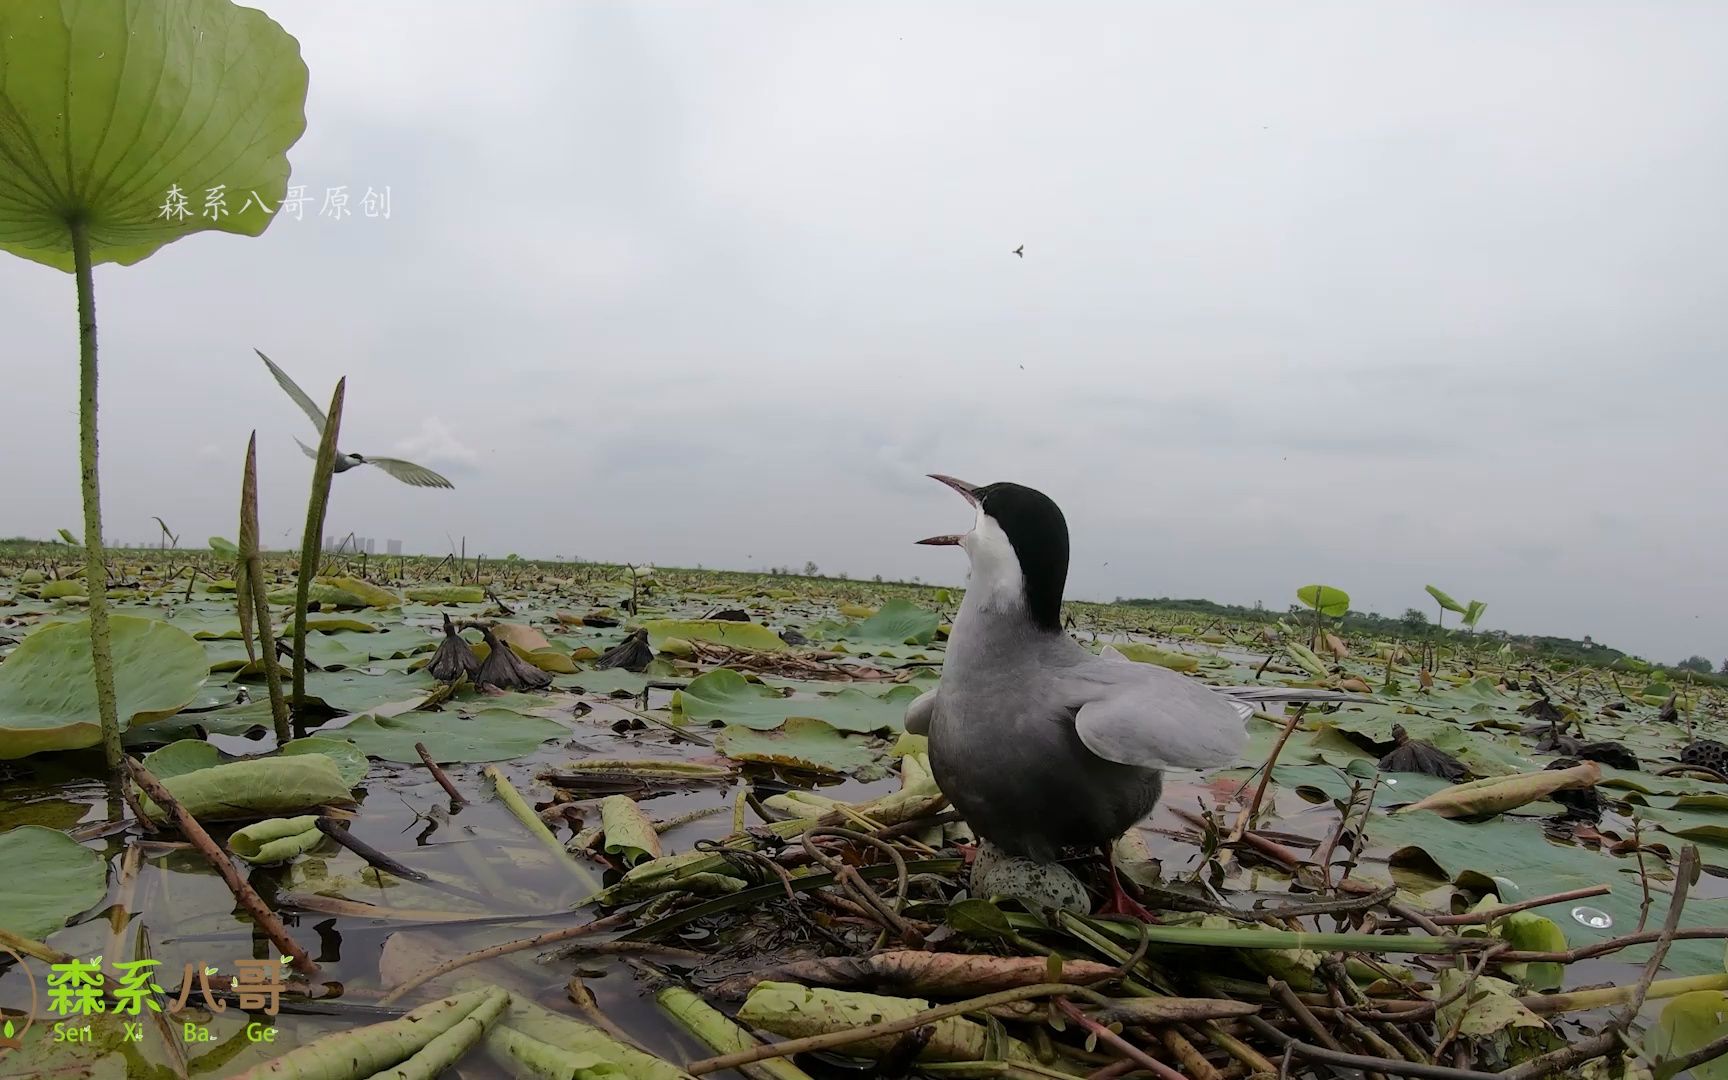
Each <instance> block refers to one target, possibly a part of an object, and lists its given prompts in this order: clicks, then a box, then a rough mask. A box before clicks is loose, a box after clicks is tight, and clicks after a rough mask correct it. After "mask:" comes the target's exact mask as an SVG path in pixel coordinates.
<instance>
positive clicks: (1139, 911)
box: [1098, 848, 1159, 923]
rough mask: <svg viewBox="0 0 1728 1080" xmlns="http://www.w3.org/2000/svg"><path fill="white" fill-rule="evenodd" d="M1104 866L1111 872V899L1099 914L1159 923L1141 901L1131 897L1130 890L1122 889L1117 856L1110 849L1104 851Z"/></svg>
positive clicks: (1156, 917)
mask: <svg viewBox="0 0 1728 1080" xmlns="http://www.w3.org/2000/svg"><path fill="white" fill-rule="evenodd" d="M1104 865H1105V866H1106V867H1107V868H1108V869H1109V870H1110V899H1109V900H1108V901H1106V902H1105V904H1104V906H1103V907H1101V908H1099V909H1098V914H1100V915H1127V916H1128V917H1130V918H1134V919H1139V920H1140V921H1141V922H1147V923H1156V922H1158V921H1159V919H1158V916H1156V915H1154V914H1152V913H1151V912H1150V911H1148V910H1146V908H1145V906H1144V905H1142V904H1141V903H1140V901H1138V900H1136V899H1134V898H1133V897H1132V896H1129V895H1128V890H1127V889H1124V888H1123V887H1122V879H1121V878H1120V877H1118V876H1117V874H1116V855H1115V852H1114V851H1113V850H1111V849H1110V848H1105V849H1104Z"/></svg>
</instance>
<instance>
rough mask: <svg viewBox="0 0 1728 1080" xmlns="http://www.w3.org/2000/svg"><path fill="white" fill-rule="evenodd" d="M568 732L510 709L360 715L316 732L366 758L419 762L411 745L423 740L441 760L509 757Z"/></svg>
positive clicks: (506, 759) (538, 717) (542, 718)
mask: <svg viewBox="0 0 1728 1080" xmlns="http://www.w3.org/2000/svg"><path fill="white" fill-rule="evenodd" d="M568 734H570V729H569V728H567V727H565V726H564V725H563V724H560V723H558V722H557V721H555V720H548V719H546V718H545V717H541V716H528V715H527V714H525V713H519V712H512V711H510V710H508V709H486V710H483V711H481V712H478V713H475V714H474V715H473V716H458V715H456V714H455V713H449V712H443V713H431V712H416V713H407V714H404V715H402V716H361V717H357V718H355V720H354V721H353V722H352V723H350V724H348V725H347V726H346V727H340V728H324V729H322V730H321V731H320V732H319V735H320V737H321V738H327V739H346V740H348V741H349V742H351V743H353V744H354V745H355V746H358V747H359V748H360V749H361V750H362V751H363V752H365V753H366V754H367V755H368V756H369V757H375V758H383V759H384V760H385V761H419V760H420V753H419V751H417V750H415V749H414V744H415V743H417V742H423V743H425V744H426V749H427V750H428V751H430V752H431V754H432V759H433V760H434V761H437V762H439V763H440V764H447V763H450V762H465V761H508V760H509V759H511V758H517V757H522V756H523V755H524V754H531V753H533V752H534V751H535V750H536V749H537V748H538V747H539V746H540V744H541V743H543V742H545V741H546V740H548V739H556V738H558V737H559V736H561V735H568Z"/></svg>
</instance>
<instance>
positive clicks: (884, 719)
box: [677, 668, 923, 731]
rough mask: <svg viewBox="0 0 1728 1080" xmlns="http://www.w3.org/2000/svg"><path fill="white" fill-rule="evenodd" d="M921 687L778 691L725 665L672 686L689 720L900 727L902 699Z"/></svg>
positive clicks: (903, 708)
mask: <svg viewBox="0 0 1728 1080" xmlns="http://www.w3.org/2000/svg"><path fill="white" fill-rule="evenodd" d="M922 692H923V691H921V690H919V689H918V688H917V687H915V686H896V687H895V688H894V689H892V690H890V691H888V692H887V693H885V694H870V693H866V692H864V691H862V690H851V689H847V690H842V691H840V692H839V693H838V694H818V695H810V696H792V697H786V696H783V695H782V694H781V693H780V692H779V691H776V690H774V689H772V688H771V687H766V686H762V685H760V684H758V683H753V682H750V681H749V680H747V679H745V678H744V676H742V675H740V674H738V673H737V672H736V671H733V670H732V669H731V668H715V669H714V670H713V671H710V672H708V673H707V674H705V675H700V676H698V677H696V678H694V679H692V680H690V685H688V686H686V687H685V688H684V689H683V690H680V691H679V692H678V698H677V700H678V707H679V708H680V709H681V710H682V711H683V713H684V715H685V716H688V717H690V718H691V719H692V720H701V721H709V722H712V723H716V724H730V725H733V726H737V727H748V728H755V729H756V730H758V731H766V730H768V729H770V728H777V727H779V726H780V725H781V724H783V723H785V722H786V721H787V720H788V719H796V718H806V719H812V720H821V721H824V722H826V723H828V724H830V725H832V726H833V727H835V728H837V729H839V730H841V731H903V730H905V726H906V705H907V704H908V703H909V702H910V701H911V700H912V699H913V698H916V697H917V696H918V695H919V694H921V693H922Z"/></svg>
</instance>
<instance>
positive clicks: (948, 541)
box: [918, 473, 978, 547]
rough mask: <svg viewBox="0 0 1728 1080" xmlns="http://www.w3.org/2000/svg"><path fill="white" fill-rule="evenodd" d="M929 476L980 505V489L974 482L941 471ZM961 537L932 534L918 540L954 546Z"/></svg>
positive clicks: (974, 504)
mask: <svg viewBox="0 0 1728 1080" xmlns="http://www.w3.org/2000/svg"><path fill="white" fill-rule="evenodd" d="M929 476H930V479H932V480H940V481H941V482H942V483H944V484H947V485H948V486H949V487H951V488H953V489H954V490H955V491H958V492H959V493H960V496H961V498H964V499H965V500H966V501H967V502H968V503H971V504H972V505H973V506H977V505H978V489H977V487H976V486H974V485H972V484H968V483H967V482H966V481H964V480H956V479H954V478H953V477H952V476H943V475H942V474H941V473H930V474H929ZM961 539H962V537H961V536H960V535H959V534H957V533H950V534H949V535H947V536H932V537H930V538H928V539H925V540H920V541H918V542H919V543H920V544H930V545H932V546H940V547H954V546H957V545H958V544H959V543H960V541H961Z"/></svg>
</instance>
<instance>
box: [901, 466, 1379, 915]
mask: <svg viewBox="0 0 1728 1080" xmlns="http://www.w3.org/2000/svg"><path fill="white" fill-rule="evenodd" d="M932 479H935V480H939V481H941V482H942V483H944V484H946V485H948V486H949V487H951V488H953V489H954V490H955V491H957V492H959V493H960V494H961V495H962V496H963V497H964V498H965V499H966V501H967V502H968V503H970V504H971V505H972V506H973V507H974V508H976V510H977V518H976V520H975V522H974V523H973V526H972V529H971V531H970V532H967V533H965V534H962V535H953V536H933V537H931V538H930V539H928V540H920V541H919V543H921V544H942V545H955V546H958V547H961V548H963V549H965V551H966V556H967V558H968V559H969V560H970V562H971V576H970V579H969V580H968V583H967V587H966V598H965V600H964V601H962V603H961V605H960V612H959V614H958V615H956V616H955V618H954V629H953V632H952V634H951V635H950V637H949V640H948V653H947V659H946V660H945V661H944V662H943V665H942V678H941V681H940V682H939V683H938V684H937V686H936V688H935V689H933V690H930V691H927V692H926V693H924V694H923V695H922V696H921V697H919V698H917V699H915V700H914V701H913V702H912V703H911V704H910V705H909V706H908V707H907V710H906V728H907V730H908V731H911V732H913V733H915V734H923V735H927V736H928V737H929V740H930V767H931V771H932V772H933V773H934V774H935V778H936V783H937V785H938V786H940V787H941V789H942V791H943V793H944V794H945V795H947V797H948V800H949V802H951V803H952V804H953V806H954V808H955V809H956V810H958V811H959V812H960V813H961V815H962V816H964V817H965V819H966V821H967V823H968V824H970V825H971V826H972V828H973V829H974V830H975V831H976V832H977V834H978V835H979V836H980V837H981V838H982V839H983V840H984V841H986V842H987V845H988V846H982V847H980V850H979V864H980V866H982V865H983V864H984V863H985V856H986V855H989V856H991V858H992V862H993V865H994V864H995V863H997V862H999V861H1000V857H1001V856H1006V857H1008V859H1011V860H1029V861H1030V862H1031V863H1033V864H1036V865H1037V866H1038V867H1039V868H1041V870H1040V873H1041V874H1042V880H1045V881H1046V882H1047V883H1048V881H1049V879H1050V878H1052V877H1057V878H1062V879H1065V880H1064V881H1059V882H1057V883H1056V884H1055V885H1054V886H1053V888H1054V890H1055V891H1054V892H1053V893H1051V892H1043V893H1040V894H1039V901H1040V902H1041V903H1046V904H1047V905H1048V906H1069V904H1068V903H1066V902H1058V901H1057V900H1056V899H1054V898H1053V897H1062V898H1074V897H1075V896H1076V894H1077V896H1078V898H1079V899H1082V900H1083V899H1084V896H1085V893H1084V891H1083V890H1080V888H1079V885H1078V882H1077V881H1076V880H1075V879H1073V876H1072V875H1071V874H1068V872H1067V871H1066V870H1065V869H1063V868H1061V867H1059V866H1056V865H1054V864H1055V860H1056V858H1057V857H1058V855H1059V854H1060V853H1062V852H1064V851H1067V850H1070V849H1090V850H1098V849H1100V848H1102V849H1103V850H1104V852H1105V854H1106V856H1107V857H1108V855H1109V853H1110V851H1111V846H1112V844H1113V842H1114V841H1115V840H1116V838H1117V837H1119V836H1121V835H1122V834H1123V833H1124V832H1126V831H1127V830H1128V829H1129V828H1130V827H1131V826H1133V825H1134V823H1135V822H1137V821H1139V820H1141V819H1142V818H1144V817H1145V816H1146V815H1147V814H1149V813H1151V812H1152V808H1153V806H1154V805H1156V803H1157V802H1158V796H1159V793H1160V791H1161V788H1162V777H1163V771H1164V770H1165V769H1170V768H1189V769H1203V768H1212V767H1216V766H1222V765H1230V764H1233V763H1234V762H1235V761H1236V759H1237V757H1238V755H1239V754H1240V753H1241V752H1242V749H1243V747H1244V746H1245V745H1246V743H1247V734H1246V732H1245V731H1244V728H1243V725H1244V722H1245V721H1246V720H1247V719H1248V717H1249V716H1251V715H1252V714H1253V711H1254V709H1253V706H1252V705H1249V704H1248V702H1250V701H1338V700H1353V699H1352V697H1351V695H1347V694H1339V693H1335V692H1333V691H1327V690H1302V689H1290V688H1285V687H1211V686H1207V685H1206V684H1204V683H1201V682H1198V681H1196V680H1193V679H1190V678H1188V677H1187V676H1185V675H1182V674H1179V673H1178V672H1175V671H1171V670H1170V669H1168V668H1164V667H1160V666H1158V665H1155V664H1142V663H1136V662H1134V661H1131V660H1129V659H1127V658H1126V657H1124V656H1122V655H1121V654H1120V653H1118V652H1116V651H1115V650H1114V649H1109V648H1106V649H1105V652H1104V655H1102V656H1100V655H1098V654H1095V653H1093V652H1091V651H1090V650H1088V649H1086V648H1085V647H1084V646H1082V645H1080V644H1079V643H1078V642H1076V641H1075V640H1073V639H1072V638H1070V637H1069V636H1068V635H1067V634H1066V633H1064V632H1063V631H1062V626H1061V607H1062V589H1063V586H1064V585H1065V583H1066V581H1067V577H1068V524H1067V521H1066V519H1064V518H1063V516H1062V511H1061V510H1060V509H1059V508H1058V507H1057V506H1056V504H1055V502H1053V501H1051V499H1050V498H1049V497H1048V496H1046V495H1044V494H1043V493H1042V492H1039V491H1034V490H1033V489H1031V488H1029V487H1023V486H1021V485H1019V484H1009V483H998V484H989V485H986V486H983V487H977V486H974V485H972V484H968V483H964V482H962V481H960V480H956V479H954V478H953V477H950V476H938V475H935V474H932ZM1354 700H1362V699H1354ZM989 847H994V848H995V849H997V852H991V851H989ZM977 869H978V868H977V867H975V869H974V872H975V875H976V873H977ZM1019 876H1021V877H1022V878H1024V875H1023V874H1022V875H1019ZM1110 877H1111V885H1112V893H1113V895H1112V897H1111V900H1110V902H1109V904H1108V905H1107V906H1106V908H1105V909H1104V910H1106V911H1110V912H1113V913H1119V914H1132V915H1137V916H1140V917H1144V918H1151V916H1150V913H1148V912H1146V910H1145V909H1144V908H1142V907H1141V906H1140V905H1139V904H1138V903H1136V902H1135V901H1134V900H1133V899H1132V898H1131V897H1129V896H1128V895H1127V893H1126V892H1125V891H1124V890H1123V888H1122V885H1121V882H1120V881H1119V880H1118V879H1117V877H1116V874H1115V867H1114V863H1112V864H1111V874H1110ZM1069 883H1071V884H1069ZM974 891H978V892H982V891H984V890H983V889H980V888H978V886H977V884H976V882H975V884H974ZM1022 898H1026V897H1022Z"/></svg>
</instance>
